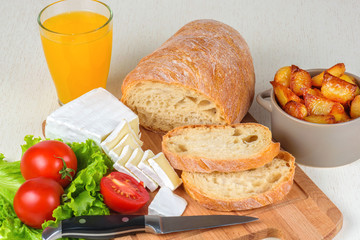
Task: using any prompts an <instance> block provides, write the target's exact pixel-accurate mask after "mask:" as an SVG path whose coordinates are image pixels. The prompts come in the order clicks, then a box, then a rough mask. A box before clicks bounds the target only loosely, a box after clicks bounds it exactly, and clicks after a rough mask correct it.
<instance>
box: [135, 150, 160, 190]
mask: <svg viewBox="0 0 360 240" xmlns="http://www.w3.org/2000/svg"><path fill="white" fill-rule="evenodd" d="M154 156H155V154H154V153H153V152H152V151H151V150H146V151H145V152H144V155H143V157H142V158H141V160H140V162H139V164H138V168H139V169H140V170H142V171H143V172H144V173H145V174H146V175H148V176H149V177H150V178H151V179H153V180H154V181H155V182H156V183H157V184H158V185H160V186H162V185H164V183H163V182H162V180H161V178H160V177H159V176H158V175H157V173H156V172H155V171H154V169H153V168H152V167H151V166H150V164H149V162H148V159H150V158H152V157H154Z"/></svg>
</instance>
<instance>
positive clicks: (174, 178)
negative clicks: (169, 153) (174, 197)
mask: <svg viewBox="0 0 360 240" xmlns="http://www.w3.org/2000/svg"><path fill="white" fill-rule="evenodd" d="M148 161H149V164H150V166H151V167H152V168H153V169H154V171H155V172H156V173H157V175H158V176H159V177H160V178H161V181H162V182H163V185H161V184H160V186H161V187H168V188H170V189H171V190H172V191H174V190H175V189H176V188H177V187H178V186H180V185H181V183H182V180H181V178H179V176H178V175H177V173H176V172H175V170H174V168H173V167H172V166H171V165H170V163H169V161H168V160H167V159H166V158H165V155H164V154H163V153H162V152H160V153H158V154H156V155H155V156H154V157H152V158H150V159H149V160H148Z"/></svg>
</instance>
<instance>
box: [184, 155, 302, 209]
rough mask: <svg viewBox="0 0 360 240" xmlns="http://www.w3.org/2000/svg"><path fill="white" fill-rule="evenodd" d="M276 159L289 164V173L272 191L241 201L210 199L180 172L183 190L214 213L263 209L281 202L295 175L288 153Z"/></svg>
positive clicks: (292, 159)
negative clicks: (214, 211)
mask: <svg viewBox="0 0 360 240" xmlns="http://www.w3.org/2000/svg"><path fill="white" fill-rule="evenodd" d="M277 157H278V158H281V159H284V160H286V161H287V162H288V163H289V164H290V171H289V173H288V174H287V176H286V179H287V180H286V181H283V182H280V183H278V184H277V185H276V186H274V187H273V188H272V189H270V190H268V191H266V192H263V193H260V194H257V195H253V196H250V197H248V198H243V199H232V200H228V199H223V198H221V196H218V198H216V199H214V198H210V197H208V196H207V194H206V193H205V192H203V190H202V189H201V186H195V185H194V184H193V183H191V182H190V181H189V180H188V179H187V177H186V175H187V172H186V171H184V172H182V175H181V178H182V180H183V184H184V189H185V191H186V192H187V193H188V194H189V196H190V197H191V198H193V199H194V200H195V201H196V202H198V203H199V204H200V205H202V206H203V207H205V208H208V209H212V210H216V211H240V210H248V209H253V208H259V207H263V206H266V205H269V204H273V203H276V202H279V201H280V200H282V199H283V198H284V197H285V196H286V195H287V194H288V193H289V192H290V190H291V187H292V185H293V180H294V175H295V158H294V157H293V156H292V155H291V154H290V153H288V152H285V151H280V153H279V154H278V156H277Z"/></svg>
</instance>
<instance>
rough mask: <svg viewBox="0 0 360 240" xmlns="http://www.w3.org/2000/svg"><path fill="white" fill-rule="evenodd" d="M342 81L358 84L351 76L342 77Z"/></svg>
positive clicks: (344, 75)
mask: <svg viewBox="0 0 360 240" xmlns="http://www.w3.org/2000/svg"><path fill="white" fill-rule="evenodd" d="M340 79H342V80H344V81H347V82H348V83H352V84H356V81H355V78H354V77H352V76H350V75H346V74H343V75H341V76H340Z"/></svg>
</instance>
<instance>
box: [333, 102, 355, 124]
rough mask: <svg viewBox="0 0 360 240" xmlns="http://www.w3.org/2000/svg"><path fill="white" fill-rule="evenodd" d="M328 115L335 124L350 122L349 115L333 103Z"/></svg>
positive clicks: (340, 106) (337, 104) (341, 106)
mask: <svg viewBox="0 0 360 240" xmlns="http://www.w3.org/2000/svg"><path fill="white" fill-rule="evenodd" d="M330 115H333V116H334V117H335V121H336V122H346V121H349V120H350V117H349V115H347V114H346V112H345V109H344V107H343V105H341V104H340V103H335V104H334V106H333V107H332V109H331V111H330Z"/></svg>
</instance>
